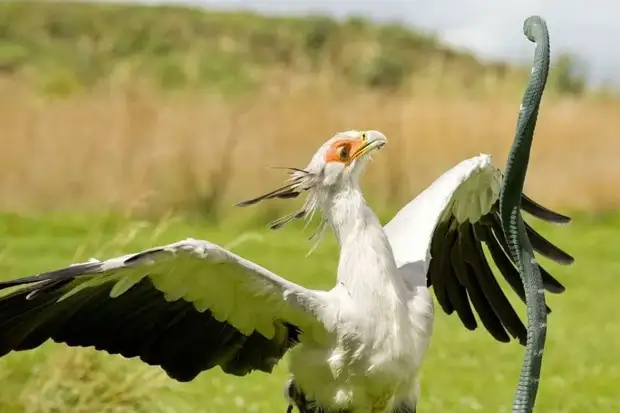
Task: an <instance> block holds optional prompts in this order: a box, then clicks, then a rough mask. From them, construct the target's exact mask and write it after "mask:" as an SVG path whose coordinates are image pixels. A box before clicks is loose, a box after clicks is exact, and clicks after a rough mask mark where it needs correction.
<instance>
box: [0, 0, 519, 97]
mask: <svg viewBox="0 0 620 413" xmlns="http://www.w3.org/2000/svg"><path fill="white" fill-rule="evenodd" d="M28 3H29V4H24V3H21V2H5V3H1V4H0V37H1V38H2V39H3V40H4V41H3V42H2V43H1V44H0V71H1V73H3V74H4V75H9V76H16V75H17V76H25V77H27V78H28V79H30V80H33V79H34V80H36V82H37V83H38V84H40V85H41V86H42V87H44V88H45V89H47V90H48V91H56V92H67V91H69V92H70V91H72V90H76V89H80V88H83V87H90V86H92V85H94V84H96V83H97V82H99V81H101V80H102V79H106V78H111V77H112V78H114V77H123V76H127V75H129V76H131V75H136V74H138V75H141V76H143V77H144V76H145V75H146V78H148V79H151V80H154V81H155V82H156V83H157V84H158V85H159V86H162V87H164V88H179V87H199V86H208V87H216V88H218V89H220V90H224V91H227V92H232V91H238V90H245V89H247V88H248V87H250V86H252V85H255V84H258V83H260V82H261V81H262V80H263V79H264V78H265V77H267V76H268V75H269V73H271V72H273V71H281V70H286V71H292V72H297V73H308V72H317V71H323V70H328V71H329V73H330V74H333V75H336V76H338V77H342V78H343V79H345V80H346V81H347V82H351V83H353V84H356V85H362V86H365V87H372V88H389V89H394V88H399V87H401V86H402V85H404V84H405V83H406V82H407V80H410V79H411V78H412V77H413V78H415V77H424V78H428V77H433V78H435V79H437V78H440V79H444V80H446V82H448V83H449V84H450V87H459V88H465V89H472V88H479V87H480V86H483V87H488V83H489V82H488V80H489V79H494V80H499V81H501V82H504V81H505V80H508V81H510V80H517V79H518V80H519V82H520V83H519V85H521V84H522V81H523V78H524V76H526V75H527V72H524V71H522V70H520V69H515V68H511V67H509V66H507V65H505V64H503V63H495V64H485V63H481V62H479V61H477V60H476V58H474V57H473V56H471V55H469V54H466V53H461V52H457V51H454V50H452V49H450V48H447V47H445V46H442V45H441V44H440V43H439V42H438V41H437V40H436V39H435V38H434V37H432V36H429V35H424V34H421V33H418V32H415V31H412V30H410V29H407V28H404V27H402V26H398V25H390V24H387V25H376V24H371V23H369V22H368V21H365V20H362V19H359V18H353V19H349V20H347V21H344V22H338V21H335V20H332V19H329V18H326V17H318V16H314V17H307V18H282V17H265V16H260V15H257V14H253V13H246V12H235V13H230V12H216V11H205V10H202V9H190V8H182V7H173V6H154V7H146V6H139V5H117V4H95V3H56V2H54V3H36V4H34V5H33V3H30V2H28ZM519 30H520V28H519V27H516V28H515V33H516V34H515V35H520V33H519ZM524 41H526V40H525V39H524ZM493 83H497V82H493ZM485 85H486V86H485ZM520 87H521V86H520Z"/></svg>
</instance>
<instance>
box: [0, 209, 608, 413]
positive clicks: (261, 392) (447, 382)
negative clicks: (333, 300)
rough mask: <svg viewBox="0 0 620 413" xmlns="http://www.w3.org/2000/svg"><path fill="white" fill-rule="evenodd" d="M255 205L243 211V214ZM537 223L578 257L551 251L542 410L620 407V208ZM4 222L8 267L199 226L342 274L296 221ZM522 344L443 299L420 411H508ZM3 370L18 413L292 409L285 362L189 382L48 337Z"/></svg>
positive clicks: (313, 277) (263, 252)
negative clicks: (474, 323)
mask: <svg viewBox="0 0 620 413" xmlns="http://www.w3.org/2000/svg"><path fill="white" fill-rule="evenodd" d="M244 213H245V212H244V210H238V211H237V212H234V215H237V216H241V215H243V214H244ZM390 215H391V213H390V214H387V215H386V216H388V217H389V216H390ZM537 227H538V228H539V229H540V230H541V231H542V232H543V233H544V234H547V235H549V236H550V238H551V239H552V240H554V241H555V242H557V243H558V244H559V245H560V246H561V247H563V248H565V249H566V250H567V251H569V252H571V253H572V254H574V256H575V257H576V263H575V265H574V266H573V267H571V268H560V267H557V266H555V265H552V264H547V262H545V261H543V265H545V264H546V266H547V268H548V269H549V270H551V272H552V273H554V274H556V275H558V277H559V278H560V279H561V280H562V282H564V283H565V285H566V286H567V291H566V293H565V294H564V295H563V296H549V297H548V301H549V303H550V305H551V307H552V309H553V313H552V314H551V316H550V320H549V324H550V327H549V335H548V345H547V351H546V353H545V359H544V367H543V381H542V385H541V388H540V395H539V399H538V411H541V412H545V413H560V412H561V413H572V412H574V413H577V412H579V413H585V412H601V411H605V412H612V411H616V410H617V409H620V399H618V397H617V383H618V382H619V381H620V364H618V358H617V351H616V350H617V347H618V345H619V344H620V321H619V320H618V319H617V317H615V314H616V311H615V307H616V298H615V297H614V296H613V295H614V292H616V291H618V289H619V288H620V277H619V276H618V274H619V273H620V262H619V261H618V259H617V251H618V245H617V234H618V231H620V215H617V214H615V215H608V216H605V217H600V218H588V217H586V216H577V217H575V219H574V222H573V223H572V224H571V225H570V226H568V227H552V226H547V225H544V226H541V225H537ZM0 228H1V230H0V237H1V239H0V244H1V245H2V246H3V248H2V251H1V253H0V269H1V273H2V274H3V276H4V277H15V276H18V275H25V274H29V273H33V272H37V271H40V270H44V269H50V268H54V267H57V266H61V265H65V264H67V263H70V262H73V261H76V260H84V259H87V258H89V257H91V256H97V257H109V256H111V255H116V254H118V253H121V252H130V251H135V250H136V249H141V248H145V247H149V246H151V245H153V244H159V243H166V242H172V241H175V240H178V239H182V238H185V237H189V236H191V237H197V238H206V239H209V240H212V241H214V242H217V243H220V244H221V245H226V244H228V243H230V242H232V241H234V240H235V239H236V238H238V237H239V236H240V234H245V237H246V238H247V240H246V241H245V242H243V243H241V244H239V245H237V246H235V247H234V250H235V251H236V252H237V253H239V254H242V255H244V256H246V257H248V258H250V259H252V260H255V261H256V262H258V263H260V264H261V265H264V266H266V267H267V268H270V269H272V270H274V271H276V272H278V273H280V274H282V275H284V276H286V277H290V278H291V279H293V280H295V281H296V282H299V283H302V284H303V285H306V286H311V287H317V288H329V287H330V286H331V285H332V284H333V282H334V280H333V276H334V275H333V274H334V271H335V267H336V260H337V250H336V246H335V243H334V240H333V239H332V237H331V236H330V237H328V238H327V239H326V241H325V243H324V244H322V245H321V246H320V247H319V248H318V249H317V250H316V251H315V252H314V253H313V255H311V256H310V257H308V258H304V255H305V254H306V253H307V251H308V249H309V247H310V245H309V243H308V241H307V240H306V236H307V235H308V234H307V233H306V234H302V233H301V232H300V231H299V228H295V227H291V228H288V229H286V230H283V231H281V232H275V233H274V232H267V231H266V230H263V229H260V228H256V229H254V230H251V229H250V230H247V231H241V230H239V226H238V225H232V226H227V228H223V227H214V226H210V225H208V224H206V223H204V222H201V221H181V220H175V219H171V218H170V217H162V219H161V220H159V221H156V222H139V221H128V220H125V219H123V218H116V217H112V216H107V217H102V216H100V217H95V216H92V215H91V216H89V215H82V216H79V215H75V214H73V215H71V217H68V216H64V215H45V216H35V215H32V216H28V217H25V216H19V215H11V214H4V215H2V216H0ZM521 307H522V306H519V308H520V309H521V310H522V308H521ZM521 314H523V311H521ZM522 355H523V349H522V348H521V347H520V346H518V345H517V344H516V343H512V344H500V343H496V342H494V341H493V340H492V338H491V337H490V336H489V335H488V334H487V333H486V332H484V331H482V330H478V331H475V332H468V331H466V330H465V329H464V328H463V327H462V326H461V325H460V322H459V320H458V318H457V317H452V316H451V317H448V316H446V315H445V314H443V313H441V310H439V313H438V315H437V317H436V332H435V334H434V337H433V342H432V345H431V348H430V350H429V354H428V358H427V360H426V361H425V364H424V366H423V376H422V380H423V382H422V400H421V405H420V406H419V408H420V411H433V412H441V413H462V412H464V411H480V412H493V413H496V412H509V411H510V406H511V400H512V397H513V392H514V388H515V383H516V378H517V376H518V370H519V366H520V363H521V358H522ZM0 379H1V380H2V386H1V387H0V411H2V412H7V413H13V412H29V413H35V412H36V413H44V412H45V413H51V412H84V413H86V412H94V411H96V412H102V413H108V412H149V413H158V412H178V413H185V412H187V413H190V412H209V413H215V412H222V413H223V412H231V413H233V412H235V413H236V412H239V413H241V412H257V413H258V412H265V413H271V412H278V411H284V410H285V403H284V399H283V398H282V391H281V390H282V385H283V382H284V380H285V379H286V361H284V362H283V363H281V364H280V365H279V366H278V368H277V370H276V372H275V374H273V375H271V376H269V375H266V374H262V373H254V374H252V375H250V376H249V377H245V378H232V377H227V376H225V375H223V374H222V373H221V372H220V371H219V370H218V371H210V372H206V373H203V374H202V375H201V376H199V377H198V379H196V380H195V381H194V382H192V383H189V384H182V385H181V384H177V383H176V382H173V381H172V380H170V379H168V378H167V377H166V376H165V375H164V374H163V373H162V372H160V371H159V370H158V369H156V368H151V367H147V366H143V365H142V364H141V363H139V362H138V361H136V360H126V359H123V358H121V357H117V356H109V355H107V354H98V353H95V352H94V351H90V350H84V349H68V348H66V347H64V346H61V345H57V344H46V345H45V346H44V347H43V348H41V349H38V350H35V351H31V352H26V353H17V354H15V353H13V354H11V355H9V356H8V357H5V358H3V359H1V360H0Z"/></svg>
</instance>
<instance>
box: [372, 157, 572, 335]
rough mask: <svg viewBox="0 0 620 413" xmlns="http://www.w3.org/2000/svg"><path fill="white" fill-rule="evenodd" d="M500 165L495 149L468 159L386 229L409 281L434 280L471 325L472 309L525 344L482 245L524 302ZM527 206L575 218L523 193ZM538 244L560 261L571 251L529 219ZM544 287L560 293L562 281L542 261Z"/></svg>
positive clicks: (443, 298) (545, 215) (537, 213)
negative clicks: (503, 217)
mask: <svg viewBox="0 0 620 413" xmlns="http://www.w3.org/2000/svg"><path fill="white" fill-rule="evenodd" d="M501 180H502V174H501V172H500V171H499V170H498V169H497V168H495V167H494V166H493V165H492V163H491V157H490V156H489V155H484V154H481V155H479V156H476V157H473V158H470V159H467V160H464V161H462V162H461V163H459V164H457V165H456V166H455V167H454V168H452V169H450V170H448V171H447V172H445V173H444V174H443V175H442V176H441V177H439V178H438V179H437V180H436V181H435V182H434V183H433V184H432V185H431V186H429V187H428V188H427V189H426V190H425V191H423V192H422V193H420V194H419V195H418V196H417V197H416V198H415V199H414V200H413V201H411V202H410V203H409V204H407V205H406V206H405V207H403V208H402V209H401V210H400V211H399V212H398V213H397V214H396V215H395V216H394V218H393V219H392V220H391V221H390V222H389V223H388V224H386V225H385V227H384V229H385V232H386V234H387V236H388V239H389V240H390V244H391V246H392V249H393V252H394V256H395V259H396V264H397V265H398V267H399V270H400V272H401V274H402V276H403V277H404V278H405V281H406V282H407V284H408V285H409V286H411V287H415V286H421V285H426V286H429V287H430V286H433V291H434V292H435V296H436V298H437V301H438V303H439V304H440V305H441V307H442V308H443V310H444V311H445V312H446V313H447V314H452V313H453V312H454V311H456V313H457V314H458V316H459V318H460V319H461V321H462V323H463V324H464V325H465V327H466V328H468V329H470V330H474V329H475V328H477V322H476V318H475V316H474V312H473V311H472V305H473V309H474V310H475V311H476V313H477V314H478V317H479V318H480V321H481V322H482V324H483V325H484V326H485V328H486V329H487V330H488V331H489V332H490V333H491V335H492V336H493V337H494V338H495V339H497V340H498V341H502V342H508V341H510V337H509V334H510V335H511V336H513V337H515V338H517V339H518V340H519V341H520V342H521V343H522V344H525V341H526V328H525V326H524V325H523V322H522V321H521V319H520V318H519V316H518V315H517V313H516V312H515V310H514V308H513V307H512V305H511V303H510V302H509V300H508V299H507V297H506V295H505V294H504V292H503V291H502V288H501V287H500V285H499V283H498V282H497V279H496V278H495V275H494V274H493V271H492V269H491V266H490V265H489V262H488V261H487V257H486V256H485V253H484V250H483V247H482V246H483V244H484V245H486V246H487V248H488V250H489V252H490V255H491V258H492V259H493V261H494V263H495V265H496V266H497V268H498V269H499V272H500V273H501V274H502V276H503V277H504V278H505V280H506V281H507V282H508V284H509V285H510V287H511V288H512V289H513V290H514V291H515V292H516V293H517V295H518V296H519V297H520V298H521V300H522V301H523V302H525V293H524V290H523V285H522V283H521V279H520V276H519V273H518V270H517V267H516V266H515V263H514V260H513V259H512V257H511V255H510V253H509V250H508V247H507V242H506V239H505V237H504V233H503V231H502V228H501V221H500V216H499V201H498V199H499V193H500V189H501ZM521 208H522V209H523V210H524V211H526V212H528V213H529V214H530V215H532V216H534V217H537V218H539V219H543V220H545V221H548V222H553V223H558V224H565V223H568V222H570V218H568V217H566V216H564V215H560V214H558V213H556V212H553V211H551V210H548V209H546V208H544V207H542V206H541V205H539V204H537V203H535V202H534V201H532V200H531V199H529V198H528V197H526V196H525V195H522V199H521ZM526 226H527V233H528V236H529V238H530V241H531V243H532V246H533V248H534V250H535V251H536V252H537V253H538V254H540V255H542V256H545V257H547V258H549V259H551V260H553V261H555V262H557V263H559V264H563V265H570V264H572V262H573V258H572V257H571V256H570V255H569V254H567V253H566V252H564V251H562V250H561V249H559V248H558V247H556V246H555V245H553V244H552V243H550V242H549V241H548V240H546V239H545V238H544V237H543V236H542V235H540V234H539V233H538V232H536V231H535V230H534V229H533V228H532V227H530V226H529V225H527V224H526ZM540 270H541V275H542V278H543V283H544V286H545V289H546V290H547V291H549V292H552V293H561V292H563V291H564V286H563V285H562V284H561V283H560V282H558V281H557V280H556V279H555V278H554V277H553V276H551V274H549V272H547V271H546V270H545V269H544V268H543V267H541V268H540Z"/></svg>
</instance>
